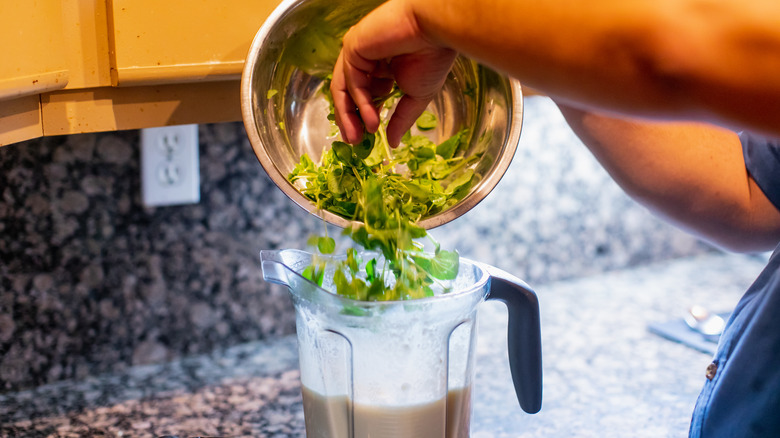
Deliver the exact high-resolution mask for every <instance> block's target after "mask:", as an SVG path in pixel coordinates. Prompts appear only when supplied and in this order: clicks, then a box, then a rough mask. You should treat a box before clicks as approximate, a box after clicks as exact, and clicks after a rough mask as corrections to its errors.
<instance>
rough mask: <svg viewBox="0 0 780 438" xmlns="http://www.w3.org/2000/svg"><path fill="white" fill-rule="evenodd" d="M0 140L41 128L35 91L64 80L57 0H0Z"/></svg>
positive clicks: (54, 87) (7, 141) (35, 134)
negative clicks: (32, 0) (0, 42)
mask: <svg viewBox="0 0 780 438" xmlns="http://www.w3.org/2000/svg"><path fill="white" fill-rule="evenodd" d="M0 41H2V44H0V60H2V61H0V146H2V145H6V144H10V143H15V142H18V141H22V140H27V139H30V138H35V137H39V136H41V135H42V133H43V126H42V123H41V111H40V98H39V96H38V95H39V94H40V93H43V92H47V91H51V90H57V89H60V88H64V87H65V86H66V85H67V84H68V68H67V64H66V53H65V44H64V42H63V36H62V9H61V6H60V0H37V1H34V2H29V1H17V0H0Z"/></svg>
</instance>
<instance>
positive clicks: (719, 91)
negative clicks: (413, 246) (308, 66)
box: [332, 0, 780, 142]
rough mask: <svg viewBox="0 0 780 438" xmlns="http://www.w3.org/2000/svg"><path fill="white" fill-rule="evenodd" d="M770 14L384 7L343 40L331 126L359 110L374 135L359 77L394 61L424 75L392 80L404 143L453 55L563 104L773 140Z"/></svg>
mask: <svg viewBox="0 0 780 438" xmlns="http://www.w3.org/2000/svg"><path fill="white" fill-rule="evenodd" d="M778 17H780V2H777V1H776V0H751V1H745V0H740V1H737V0H634V1H630V2H626V1H623V0H597V1H591V2H581V1H574V0H563V1H556V2H544V1H541V2H540V1H535V0H479V1H476V0H390V1H388V2H387V3H385V4H383V5H381V6H380V7H379V8H377V9H376V10H375V11H373V12H372V13H370V14H369V15H368V16H366V17H365V18H364V19H363V20H361V21H360V22H359V23H358V24H357V25H356V26H354V27H353V28H352V29H351V30H350V31H349V32H348V33H347V34H346V35H345V38H344V48H343V50H342V55H341V57H340V61H339V63H338V65H337V67H336V69H335V70H334V76H333V82H332V84H333V85H332V91H333V97H334V103H335V104H336V117H337V122H338V123H339V127H340V128H341V131H342V134H343V135H345V137H347V140H348V141H350V140H354V139H356V137H357V135H358V134H362V124H361V119H360V118H359V117H358V115H357V113H355V110H354V109H355V106H356V104H357V106H358V107H359V108H360V116H362V121H363V122H365V123H366V127H367V128H368V130H369V131H373V130H375V129H376V127H377V126H378V116H376V115H375V114H376V110H375V109H373V110H372V106H371V99H370V96H371V93H370V92H369V90H368V87H366V86H365V84H366V81H365V78H367V77H371V73H372V71H373V70H374V68H375V67H376V65H378V63H377V62H376V61H378V60H382V61H386V60H388V59H390V60H391V61H390V66H391V67H392V68H390V69H389V71H390V73H391V74H394V75H397V77H404V75H406V76H408V75H410V74H413V73H415V72H422V73H423V74H424V75H426V79H425V81H423V82H420V81H418V82H416V83H414V82H412V81H408V80H407V82H412V83H413V84H414V86H417V87H418V88H417V89H404V88H405V87H404V85H403V84H401V83H400V82H399V86H400V87H401V88H402V90H403V91H405V92H407V95H410V96H412V98H413V99H414V100H415V101H416V103H415V105H410V106H408V107H407V108H406V109H403V108H402V109H401V110H399V111H397V112H396V113H397V114H399V115H398V116H396V115H394V116H393V118H391V122H390V123H391V124H392V123H393V119H395V118H396V117H399V118H401V119H402V123H400V124H399V126H397V127H393V129H392V131H393V132H392V133H391V132H390V131H391V129H390V127H388V136H389V137H390V138H391V139H393V138H400V135H399V134H398V132H400V131H402V130H403V129H402V128H404V127H405V128H408V127H409V126H411V124H412V123H413V121H414V119H415V115H416V114H419V112H421V111H422V110H421V106H422V102H424V101H426V100H430V97H431V96H432V95H433V94H435V91H437V88H436V86H437V84H440V82H439V81H437V80H436V79H435V78H434V76H436V75H437V74H438V75H443V72H446V70H447V69H448V64H447V62H450V63H451V58H450V59H449V61H448V58H447V54H448V53H449V54H450V55H451V54H452V53H454V51H457V52H459V53H462V54H464V55H466V56H468V57H471V58H473V59H476V60H479V61H481V62H483V63H485V64H486V65H489V66H492V67H494V68H496V69H498V70H501V71H504V72H506V73H507V74H509V75H510V76H513V77H516V78H518V79H519V80H520V81H521V82H522V83H523V84H525V85H528V86H531V87H533V88H535V89H538V90H540V91H541V92H543V93H545V94H547V95H548V96H551V97H553V98H556V99H557V100H558V101H561V102H566V103H567V104H569V105H577V106H586V107H589V108H597V109H603V110H610V111H615V112H620V113H623V114H630V115H634V116H644V117H657V118H670V119H687V120H699V121H708V122H712V123H715V124H720V125H722V126H727V127H730V128H733V129H743V128H744V129H752V130H756V131H759V132H764V133H768V134H774V135H777V136H780V24H779V23H778ZM399 57H401V59H400V60H401V62H398V63H397V64H396V65H393V61H394V60H397V59H399ZM404 57H405V60H406V61H409V60H410V58H411V59H412V60H413V62H403V61H404V59H403V58H404ZM380 70H382V71H385V72H386V71H387V70H386V69H380ZM396 79H397V78H396ZM441 79H442V80H443V77H442V78H441ZM361 81H363V83H362V84H361ZM401 125H403V126H401ZM391 142H392V140H391Z"/></svg>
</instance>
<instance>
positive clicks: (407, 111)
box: [387, 95, 431, 147]
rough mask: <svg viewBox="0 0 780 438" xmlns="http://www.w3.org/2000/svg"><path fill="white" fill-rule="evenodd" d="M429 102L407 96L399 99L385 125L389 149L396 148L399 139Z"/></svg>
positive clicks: (428, 99)
mask: <svg viewBox="0 0 780 438" xmlns="http://www.w3.org/2000/svg"><path fill="white" fill-rule="evenodd" d="M430 101H431V99H430V98H422V99H421V98H417V97H413V96H409V95H405V96H403V97H401V99H400V100H399V101H398V105H396V107H395V111H393V115H392V116H391V117H390V121H389V122H388V123H387V142H388V143H390V146H391V147H396V146H398V144H399V143H400V142H401V138H402V137H403V136H404V134H405V133H406V131H408V130H409V129H410V128H411V127H412V125H414V123H415V122H416V121H417V118H418V117H420V114H422V113H423V111H425V108H426V107H427V106H428V103H430Z"/></svg>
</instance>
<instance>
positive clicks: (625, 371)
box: [0, 253, 765, 438]
mask: <svg viewBox="0 0 780 438" xmlns="http://www.w3.org/2000/svg"><path fill="white" fill-rule="evenodd" d="M764 262H765V259H762V258H761V257H759V256H740V255H726V254H719V253H712V254H705V255H700V256H694V257H690V258H682V259H676V260H669V261H665V262H659V263H655V264H650V265H646V266H643V267H638V268H631V269H626V270H620V271H614V272H609V273H603V274H598V275H594V276H589V277H582V278H579V279H573V280H564V281H558V282H551V283H546V284H536V285H532V286H533V287H534V289H535V290H536V292H537V294H538V296H539V301H540V307H541V314H542V338H543V339H542V342H543V343H542V345H543V347H542V348H543V358H544V401H543V405H542V410H541V412H540V413H538V414H535V415H528V414H525V413H523V412H522V411H521V410H520V408H519V407H518V406H517V402H516V399H515V396H514V393H513V390H512V386H511V384H510V377H509V370H508V365H507V363H506V353H505V342H506V337H505V333H504V330H505V324H506V314H505V310H504V309H503V308H502V306H501V304H500V303H494V302H488V303H484V304H482V306H481V307H480V331H479V338H478V350H477V354H478V357H477V378H476V382H475V388H474V415H473V420H472V437H474V438H499V437H513V438H516V437H542V436H544V437H551V436H558V437H591V436H599V437H626V436H631V437H654V438H657V437H683V436H686V434H687V428H688V422H689V418H690V414H691V411H692V409H693V404H694V402H695V399H696V396H697V394H698V391H699V389H700V387H701V385H702V384H703V381H704V370H705V367H706V366H707V364H708V363H709V360H710V355H708V354H706V353H702V352H700V351H697V350H694V349H692V348H689V347H686V346H684V345H682V344H678V343H674V342H672V341H669V340H666V339H664V338H661V337H659V336H657V335H654V334H652V333H650V332H649V331H648V330H647V326H648V324H650V323H653V322H658V321H668V320H673V319H676V318H679V317H680V316H681V315H682V313H683V312H684V310H685V309H686V308H687V307H689V306H691V305H692V304H704V305H707V306H709V307H710V308H711V309H713V310H716V311H728V310H729V309H731V308H732V307H733V306H734V304H736V301H737V300H738V299H739V296H740V295H741V294H742V292H743V291H744V290H745V289H746V288H747V286H748V285H749V284H750V283H751V282H752V281H753V279H754V278H755V276H756V275H757V274H758V272H759V271H760V269H761V268H762V267H763V265H764ZM274 287H277V286H274ZM298 377H299V375H298V371H297V358H296V348H295V338H294V337H290V336H286V337H280V338H278V339H271V340H268V341H262V342H256V343H247V344H242V345H239V346H234V347H230V348H228V349H225V350H223V351H220V352H215V353H212V354H209V355H200V356H190V357H187V358H184V359H181V360H177V361H174V362H170V363H167V364H162V365H146V366H135V367H131V368H129V369H127V370H125V371H122V372H119V373H113V374H106V375H101V376H97V377H92V378H88V379H86V380H81V381H64V382H59V383H55V384H51V385H46V386H40V387H38V388H36V389H32V390H27V391H22V392H13V393H6V394H3V395H0V436H4V437H22V436H23V437H36V436H41V437H92V436H110V437H119V436H133V437H154V436H159V435H165V434H178V435H180V436H198V435H229V436H254V437H301V436H304V432H303V429H304V422H303V413H302V404H301V399H300V393H299V380H298Z"/></svg>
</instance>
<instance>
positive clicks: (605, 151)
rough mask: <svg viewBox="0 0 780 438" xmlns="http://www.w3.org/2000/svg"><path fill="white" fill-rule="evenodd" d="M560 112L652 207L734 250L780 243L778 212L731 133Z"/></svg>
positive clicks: (617, 175) (629, 190) (598, 156)
mask: <svg viewBox="0 0 780 438" xmlns="http://www.w3.org/2000/svg"><path fill="white" fill-rule="evenodd" d="M561 111H562V113H563V114H564V116H565V117H566V120H567V121H568V122H569V124H570V126H571V127H572V129H573V130H574V131H575V133H577V135H578V136H579V137H580V138H581V139H582V141H583V142H584V143H585V144H586V145H587V146H588V148H589V149H590V151H591V152H592V153H593V155H594V156H595V157H596V159H598V161H599V162H600V163H601V164H602V166H603V167H604V168H605V169H606V170H607V171H608V172H609V173H610V175H611V176H612V177H613V179H614V180H615V181H616V182H617V183H618V184H619V185H620V186H621V187H622V188H623V189H624V190H625V191H626V193H628V194H629V195H630V196H631V197H632V198H634V199H635V200H637V201H638V202H639V203H641V204H643V205H644V206H646V207H647V208H648V209H649V210H650V211H652V212H653V213H655V214H657V215H659V216H661V217H663V218H664V219H666V220H668V221H670V222H672V223H674V224H675V225H677V226H679V227H680V228H682V229H685V230H686V231H688V232H691V233H692V234H695V235H697V236H699V237H701V238H703V239H705V240H708V241H710V242H712V243H714V244H716V245H718V246H720V247H724V248H726V249H730V250H735V251H746V252H750V251H763V250H769V249H772V248H774V246H775V245H776V244H777V242H778V241H780V212H778V211H777V209H776V208H775V207H774V206H773V205H772V204H771V202H770V201H769V200H768V199H767V198H766V196H764V194H763V193H762V192H761V190H760V189H759V188H758V187H757V186H756V184H755V182H754V181H753V179H752V178H750V176H749V175H748V173H747V170H746V169H745V165H744V160H743V158H742V149H741V145H740V142H739V139H738V138H737V136H736V134H734V133H733V132H730V131H727V130H724V129H720V128H715V127H712V126H710V125H702V124H690V123H687V124H684V123H660V122H652V123H651V122H646V121H638V120H622V119H616V118H611V117H608V116H604V115H598V114H594V113H588V112H583V111H580V110H577V109H573V108H570V107H566V106H561Z"/></svg>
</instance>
